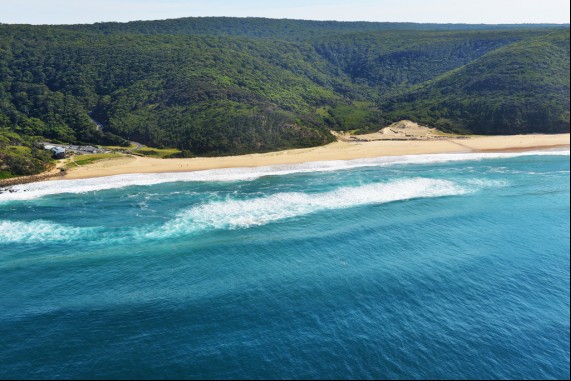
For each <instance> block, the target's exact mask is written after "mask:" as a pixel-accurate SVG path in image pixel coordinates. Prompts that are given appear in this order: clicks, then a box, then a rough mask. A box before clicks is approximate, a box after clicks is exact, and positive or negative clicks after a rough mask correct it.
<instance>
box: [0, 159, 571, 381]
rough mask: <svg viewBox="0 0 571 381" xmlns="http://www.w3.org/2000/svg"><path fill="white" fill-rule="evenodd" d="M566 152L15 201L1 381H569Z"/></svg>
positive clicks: (249, 176) (186, 180) (107, 187)
mask: <svg viewBox="0 0 571 381" xmlns="http://www.w3.org/2000/svg"><path fill="white" fill-rule="evenodd" d="M569 167H570V165H569V151H568V150H564V151H561V150H559V151H542V152H528V153H471V154H447V155H420V156H405V157H397V158H378V159H364V160H354V161H343V162H341V161H339V162H322V163H308V164H302V165H291V166H274V167H262V168H243V169H226V170H212V171H203V172H195V173H178V174H156V175H126V176H115V177H109V178H103V179H91V180H74V181H60V182H43V183H35V184H27V185H21V186H15V187H13V188H12V189H11V191H4V193H2V194H0V291H1V292H0V378H2V379H14V378H16V379H25V378H34V379H53V378H66V379H67V378H96V379H109V378H141V379H152V378H159V379H165V378H181V379H200V378H209V379H240V378H252V379H264V378H270V379H283V378H293V379H303V378H308V379H324V378H326V379H327V378H341V379H373V378H394V379H403V378H414V379H418V378H430V379H453V378H460V379H468V378H470V379H490V378H492V379H498V378H499V379H505V378H510V379H518V378H522V379H538V378H539V379H569V377H570V365H569V364H570V359H569V348H570V342H569V332H570V323H569V319H570V316H569V311H570V307H569V301H570V293H569V287H570V286H569V279H570V278H569V277H570V274H569V269H570V259H569V251H570V247H569V239H570V236H569V235H570V233H569V230H570V226H569V225H570V223H569V219H570V217H569V214H570V201H569V198H570V178H569Z"/></svg>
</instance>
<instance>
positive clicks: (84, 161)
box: [66, 153, 124, 168]
mask: <svg viewBox="0 0 571 381" xmlns="http://www.w3.org/2000/svg"><path fill="white" fill-rule="evenodd" d="M123 156H124V155H121V154H118V153H102V154H98V155H80V156H74V158H73V161H72V162H71V163H69V164H68V165H67V166H66V168H74V167H76V164H77V165H79V166H83V165H88V164H92V163H94V162H96V161H100V160H107V159H115V158H118V157H123ZM74 162H75V164H74Z"/></svg>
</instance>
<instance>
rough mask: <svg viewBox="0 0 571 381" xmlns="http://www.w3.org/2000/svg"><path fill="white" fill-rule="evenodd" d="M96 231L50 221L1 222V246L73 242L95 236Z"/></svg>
mask: <svg viewBox="0 0 571 381" xmlns="http://www.w3.org/2000/svg"><path fill="white" fill-rule="evenodd" d="M94 233H95V230H94V229H90V228H77V227H71V226H64V225H59V224H55V223H52V222H48V221H42V220H37V221H31V222H21V221H0V244H3V243H14V242H26V243H36V242H44V241H71V240H74V239H77V238H82V237H83V238H85V237H86V236H88V235H93V234H94Z"/></svg>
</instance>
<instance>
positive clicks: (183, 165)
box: [53, 134, 569, 181]
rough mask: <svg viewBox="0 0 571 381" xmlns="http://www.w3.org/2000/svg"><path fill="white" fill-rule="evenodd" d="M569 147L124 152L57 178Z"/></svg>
mask: <svg viewBox="0 0 571 381" xmlns="http://www.w3.org/2000/svg"><path fill="white" fill-rule="evenodd" d="M565 147H569V134H557V135H513V136H478V137H471V138H469V139H448V140H430V141H416V140H412V141H372V142H358V143H354V142H341V141H338V142H335V143H331V144H328V145H326V146H322V147H314V148H304V149H294V150H286V151H279V152H270V153H262V154H250V155H241V156H225V157H208V158H192V159H154V158H146V157H137V156H125V157H120V158H115V159H109V160H102V161H98V162H95V163H93V164H90V165H86V166H83V167H79V168H74V169H71V170H69V171H68V173H67V174H66V175H65V176H64V177H61V178H57V179H54V180H53V181H58V179H85V178H94V177H103V176H113V175H122V174H132V173H165V172H189V171H198V170H206V169H219V168H238V167H256V166H266V165H277V164H299V163H305V162H312V161H330V160H351V159H363V158H373V157H381V156H400V155H419V154H436V153H462V152H485V151H490V152H493V151H506V152H509V151H514V150H537V149H550V148H565Z"/></svg>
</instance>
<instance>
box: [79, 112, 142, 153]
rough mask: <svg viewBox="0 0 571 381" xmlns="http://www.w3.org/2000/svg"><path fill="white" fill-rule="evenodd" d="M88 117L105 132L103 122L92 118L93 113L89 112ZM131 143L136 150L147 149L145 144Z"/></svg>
mask: <svg viewBox="0 0 571 381" xmlns="http://www.w3.org/2000/svg"><path fill="white" fill-rule="evenodd" d="M87 115H88V116H89V119H91V121H92V122H93V123H95V124H96V125H97V129H98V130H99V131H101V132H103V124H102V123H101V122H99V121H98V120H96V119H94V118H93V117H92V116H91V112H89V113H88V114H87ZM129 143H131V144H133V145H134V146H135V149H141V148H143V147H145V146H144V145H143V144H141V143H138V142H134V141H129Z"/></svg>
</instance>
